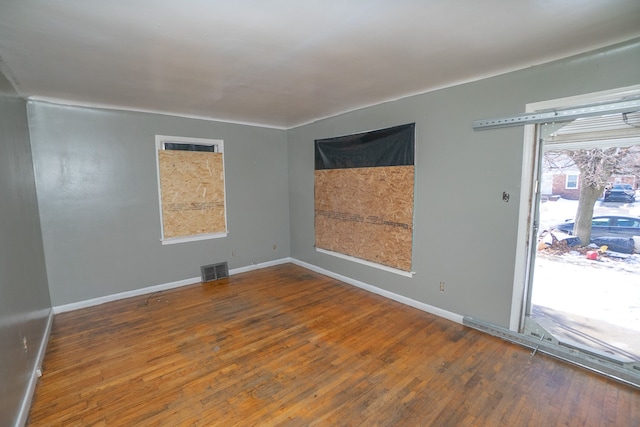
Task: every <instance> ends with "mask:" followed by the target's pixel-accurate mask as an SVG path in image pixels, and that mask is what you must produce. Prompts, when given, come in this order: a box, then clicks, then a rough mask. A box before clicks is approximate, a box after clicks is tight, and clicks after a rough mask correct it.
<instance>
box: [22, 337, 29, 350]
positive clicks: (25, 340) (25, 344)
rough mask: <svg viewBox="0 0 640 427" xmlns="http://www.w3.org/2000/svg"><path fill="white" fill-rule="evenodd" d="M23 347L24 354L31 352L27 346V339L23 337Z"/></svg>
mask: <svg viewBox="0 0 640 427" xmlns="http://www.w3.org/2000/svg"><path fill="white" fill-rule="evenodd" d="M22 346H23V347H24V352H25V353H26V352H27V351H29V346H28V345H27V337H22Z"/></svg>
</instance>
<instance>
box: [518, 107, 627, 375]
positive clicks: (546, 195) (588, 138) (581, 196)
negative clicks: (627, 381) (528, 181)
mask: <svg viewBox="0 0 640 427" xmlns="http://www.w3.org/2000/svg"><path fill="white" fill-rule="evenodd" d="M535 134H536V138H537V141H538V144H537V147H538V150H537V155H536V159H535V164H536V165H537V167H536V168H535V169H537V172H536V173H535V175H536V176H535V177H534V180H533V181H534V182H537V183H538V185H537V186H534V187H536V190H535V194H533V195H532V200H534V202H533V206H532V215H533V218H534V221H533V223H534V224H535V226H534V227H533V231H532V239H531V247H530V252H529V254H530V259H529V274H528V286H526V287H525V288H526V289H527V290H528V291H527V292H526V295H525V296H526V298H525V307H524V329H532V328H533V329H536V330H537V331H543V334H548V335H550V336H552V337H553V339H554V340H556V341H557V342H558V343H559V345H562V346H565V347H569V348H571V349H573V350H577V351H580V352H584V353H586V354H592V355H596V356H597V357H599V358H601V359H605V360H610V361H611V362H612V363H614V364H617V365H621V366H627V367H629V369H632V370H634V369H636V370H637V369H639V368H638V367H640V191H639V190H638V188H640V112H637V111H633V112H627V113H624V114H621V113H618V114H615V115H604V116H598V117H589V118H586V117H585V118H579V119H576V120H573V121H570V122H563V123H554V124H548V125H547V124H545V125H537V126H536V132H535ZM583 185H589V186H591V187H593V188H595V190H593V191H592V194H591V195H589V194H588V193H589V192H588V191H584V190H583V191H581V186H583ZM607 189H613V190H614V191H613V192H612V191H606V190H607ZM594 191H597V193H598V194H597V195H593V192H594ZM636 197H637V201H636ZM589 205H591V206H590V207H589ZM591 210H592V211H591ZM585 215H587V216H588V217H589V218H588V221H587V222H588V223H589V224H590V227H589V228H590V236H589V235H587V237H586V239H588V241H586V242H584V241H582V240H584V239H585V235H584V221H582V222H581V221H580V220H579V218H580V216H582V217H583V218H584V217H585ZM576 218H578V220H577V221H576ZM576 223H577V224H580V225H578V226H575V225H576ZM534 233H535V234H534ZM533 235H535V238H533ZM580 235H581V236H582V239H579V236H580ZM532 325H533V327H532Z"/></svg>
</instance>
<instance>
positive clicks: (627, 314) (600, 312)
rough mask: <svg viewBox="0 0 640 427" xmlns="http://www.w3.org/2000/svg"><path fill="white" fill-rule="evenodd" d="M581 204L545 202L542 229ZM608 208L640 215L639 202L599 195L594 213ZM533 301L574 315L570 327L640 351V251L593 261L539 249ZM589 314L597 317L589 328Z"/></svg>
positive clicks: (609, 211) (568, 216)
mask: <svg viewBox="0 0 640 427" xmlns="http://www.w3.org/2000/svg"><path fill="white" fill-rule="evenodd" d="M577 207H578V202H577V201H574V200H564V199H560V200H558V201H555V202H554V201H548V202H544V203H542V204H541V205H540V230H546V229H547V228H549V227H550V226H551V225H553V224H557V223H561V222H564V221H565V220H566V219H572V218H574V217H575V213H576V210H577ZM605 214H618V215H630V216H640V202H636V203H633V204H623V203H606V204H605V203H602V202H600V201H598V202H597V203H596V206H595V212H594V215H605ZM532 303H533V305H534V306H542V307H547V308H549V309H551V310H553V312H556V313H561V314H563V315H565V317H567V316H568V317H569V318H570V317H572V316H574V317H575V323H574V324H571V325H570V326H571V327H575V328H576V329H580V328H582V330H581V332H585V333H587V334H590V335H591V336H594V337H596V338H598V339H603V340H605V341H608V342H610V343H611V344H614V345H616V346H617V347H618V348H621V349H624V350H626V351H630V352H631V353H633V354H637V355H640V254H633V255H629V256H627V257H626V258H623V259H616V258H610V257H605V256H602V257H600V259H599V260H597V261H592V260H588V259H586V257H585V256H584V255H581V254H580V253H578V252H570V253H567V254H563V255H552V254H547V253H544V251H539V252H538V254H537V257H536V267H535V271H534V280H533V293H532ZM585 318H586V319H592V320H595V322H593V323H590V324H589V327H588V328H586V327H585V322H584V319H585ZM594 325H595V326H594Z"/></svg>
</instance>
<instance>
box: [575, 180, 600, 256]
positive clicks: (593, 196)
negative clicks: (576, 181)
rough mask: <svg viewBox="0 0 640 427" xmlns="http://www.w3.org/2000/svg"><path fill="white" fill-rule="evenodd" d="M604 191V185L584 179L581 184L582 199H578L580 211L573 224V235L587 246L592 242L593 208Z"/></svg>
mask: <svg viewBox="0 0 640 427" xmlns="http://www.w3.org/2000/svg"><path fill="white" fill-rule="evenodd" d="M603 191H604V186H593V185H589V183H587V182H586V181H583V183H582V185H580V199H579V200H578V212H577V213H576V220H575V222H574V225H573V235H574V236H578V237H579V238H580V242H581V245H582V246H587V245H588V244H589V243H591V221H592V220H593V208H594V206H595V204H596V201H597V200H598V197H600V195H601V194H602V192H603Z"/></svg>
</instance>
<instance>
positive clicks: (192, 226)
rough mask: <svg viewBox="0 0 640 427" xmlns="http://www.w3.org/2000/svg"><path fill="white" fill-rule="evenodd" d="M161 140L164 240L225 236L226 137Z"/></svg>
mask: <svg viewBox="0 0 640 427" xmlns="http://www.w3.org/2000/svg"><path fill="white" fill-rule="evenodd" d="M159 140H160V141H159V142H158V139H157V141H156V144H157V146H158V150H157V156H158V157H157V158H158V181H159V190H160V211H161V212H160V213H161V218H162V241H163V243H165V244H166V243H179V242H183V241H189V240H202V239H206V238H215V237H222V236H225V235H226V233H227V224H226V211H225V185H224V158H223V153H222V151H221V146H222V145H221V144H222V141H217V140H205V139H196V138H177V137H164V138H163V137H159ZM183 144H184V145H183ZM165 146H166V147H171V149H165ZM175 147H178V148H175ZM207 147H211V148H212V150H207Z"/></svg>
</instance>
